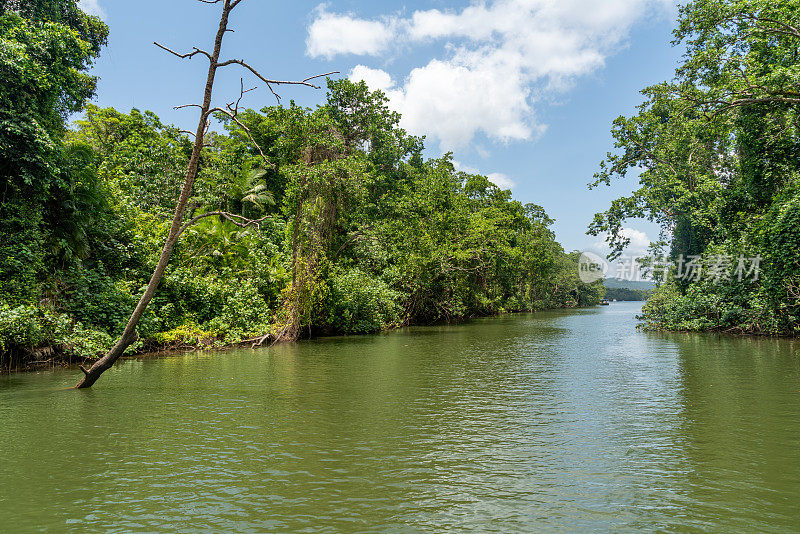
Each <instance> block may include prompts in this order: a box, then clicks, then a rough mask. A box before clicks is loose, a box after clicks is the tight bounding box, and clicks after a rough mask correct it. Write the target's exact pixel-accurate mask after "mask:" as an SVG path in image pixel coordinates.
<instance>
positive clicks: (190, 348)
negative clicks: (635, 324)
mask: <svg viewBox="0 0 800 534" xmlns="http://www.w3.org/2000/svg"><path fill="white" fill-rule="evenodd" d="M585 308H587V307H575V306H573V307H561V308H548V309H546V310H517V311H510V312H507V311H503V312H501V313H495V314H486V315H474V316H472V317H467V318H463V319H459V320H454V321H450V322H443V321H441V322H437V323H432V324H427V325H415V326H437V325H446V324H450V325H452V324H463V323H466V322H469V321H471V320H474V319H486V318H491V317H500V316H503V315H510V314H520V313H537V312H546V311H555V310H569V309H585ZM29 319H31V318H30V317H29ZM407 326H409V325H399V326H392V327H389V328H384V329H382V330H380V332H390V331H392V330H396V329H399V328H405V327H407ZM280 330H281V328H278V327H276V328H273V329H271V331H270V332H268V333H266V334H263V335H258V336H253V337H249V338H247V339H241V340H236V341H233V342H230V343H224V342H222V341H221V340H219V339H216V338H214V337H211V336H209V335H208V333H207V332H205V333H204V332H203V331H201V330H197V329H190V330H189V331H188V332H187V331H184V330H179V332H184V334H185V337H176V335H175V334H174V333H172V335H169V336H165V335H163V334H162V335H161V336H160V338H153V339H145V340H140V341H138V342H137V343H135V344H134V345H133V348H132V349H131V350H130V351H129V352H128V353H126V355H125V357H128V358H131V357H142V356H147V355H156V354H157V355H162V356H164V355H170V354H178V353H182V352H197V351H230V350H235V349H241V348H250V349H254V348H258V347H263V346H268V345H270V344H272V343H276V342H278V343H280V342H285V341H286V340H284V341H281V340H279V339H278V337H279V332H280ZM81 331H83V330H81ZM84 332H85V331H84ZM375 333H378V332H372V333H364V334H338V335H335V334H334V337H352V336H354V335H355V336H359V335H369V334H375ZM52 335H54V336H55V334H52ZM96 335H97V334H96V333H95V336H96ZM322 335H323V336H324V337H331V334H330V333H327V334H325V333H323V334H322ZM62 336H63V339H67V337H69V340H70V341H62V342H59V343H47V344H42V345H40V346H36V347H27V348H26V347H15V348H14V349H13V350H9V351H0V363H1V364H2V365H0V373H2V374H9V373H17V372H29V371H38V370H45V369H53V368H57V367H76V368H77V367H78V366H80V365H83V366H85V367H89V366H91V365H92V364H93V363H94V362H95V361H97V360H98V359H99V358H100V357H102V356H103V355H104V354H105V352H107V350H108V349H107V348H105V346H103V347H100V348H101V350H97V349H98V344H97V340H94V341H93V340H91V339H86V340H83V343H81V344H80V345H78V344H77V343H76V342H77V341H78V340H76V339H75V336H74V334H73V335H70V336H65V335H63V334H62ZM314 337H317V336H311V338H309V339H313V338H314ZM102 338H103V339H102V340H101V343H105V344H106V345H107V346H108V347H109V348H110V344H111V343H112V342H113V341H112V338H111V337H110V336H106V335H103V336H102ZM87 350H88V351H91V350H96V351H97V352H96V353H95V354H94V355H93V356H90V355H87V354H86V351H87Z"/></svg>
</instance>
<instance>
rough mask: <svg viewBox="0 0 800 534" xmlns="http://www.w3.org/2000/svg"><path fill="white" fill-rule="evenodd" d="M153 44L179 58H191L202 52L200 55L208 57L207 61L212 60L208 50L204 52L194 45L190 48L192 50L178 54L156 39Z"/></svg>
mask: <svg viewBox="0 0 800 534" xmlns="http://www.w3.org/2000/svg"><path fill="white" fill-rule="evenodd" d="M153 44H154V45H156V46H157V47H159V48H160V49H162V50H166V51H167V52H169V53H170V54H172V55H175V56H178V57H179V58H181V59H187V58H188V59H192V58H193V57H194V56H196V55H197V54H202V55H204V56H206V57H207V58H208V60H209V61H213V59H212V57H211V54H209V53H208V52H206V51H205V50H200V49H199V48H197V47H196V46H193V47H192V50H194V51H193V52H187V53H185V54H180V53H178V52H176V51H174V50H172V49H171V48H168V47H166V46H164V45H162V44H161V43H159V42H157V41H153Z"/></svg>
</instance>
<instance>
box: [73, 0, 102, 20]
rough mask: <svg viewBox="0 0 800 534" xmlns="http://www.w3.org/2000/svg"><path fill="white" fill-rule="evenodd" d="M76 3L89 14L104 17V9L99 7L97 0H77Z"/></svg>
mask: <svg viewBox="0 0 800 534" xmlns="http://www.w3.org/2000/svg"><path fill="white" fill-rule="evenodd" d="M78 5H79V6H80V8H81V9H82V10H84V11H85V12H86V13H88V14H89V15H94V16H96V17H100V18H101V19H103V18H105V16H106V13H105V11H103V8H102V7H100V3H99V0H79V1H78Z"/></svg>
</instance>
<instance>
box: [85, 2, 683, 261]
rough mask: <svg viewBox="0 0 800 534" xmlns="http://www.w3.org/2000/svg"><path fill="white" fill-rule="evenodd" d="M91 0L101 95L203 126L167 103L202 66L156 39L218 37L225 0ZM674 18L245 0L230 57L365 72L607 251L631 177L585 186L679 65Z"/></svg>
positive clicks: (448, 139)
mask: <svg viewBox="0 0 800 534" xmlns="http://www.w3.org/2000/svg"><path fill="white" fill-rule="evenodd" d="M82 5H83V7H84V9H86V10H87V11H89V12H92V13H95V14H99V15H100V16H101V17H102V18H103V19H104V20H105V21H106V22H107V23H108V24H109V26H110V27H111V36H110V41H109V46H108V47H107V48H106V49H105V50H104V52H103V54H102V57H101V59H100V60H99V61H98V63H97V64H96V66H95V74H97V75H98V76H99V77H100V85H99V90H98V96H97V98H96V103H97V104H98V105H100V106H113V107H115V108H117V109H119V110H122V111H128V110H130V108H132V107H137V108H139V109H148V110H152V111H154V112H155V113H157V114H158V115H159V116H160V117H161V118H162V120H164V121H165V122H169V123H173V124H176V125H178V126H181V127H183V128H188V129H192V130H193V129H194V125H195V124H196V116H195V112H194V111H192V110H184V111H176V110H174V109H173V106H176V105H180V104H187V103H192V102H197V101H199V99H200V98H201V92H202V83H203V81H204V72H205V67H206V66H205V65H204V63H203V60H202V58H200V57H197V58H195V59H193V60H191V61H186V60H179V59H178V58H175V57H173V56H170V55H169V54H167V53H165V52H163V51H161V50H159V49H158V48H156V47H155V46H154V45H153V41H159V42H161V43H163V44H164V45H166V46H169V47H170V48H172V49H174V50H189V49H191V47H192V46H198V47H200V48H210V46H211V43H210V41H211V39H212V38H213V34H214V31H215V29H216V25H217V23H218V18H217V16H218V11H219V7H218V6H214V5H205V4H201V3H200V2H197V1H196V0H167V1H165V0H161V1H155V0H137V1H136V2H126V1H121V0H82ZM674 18H675V8H674V5H673V4H672V3H671V0H486V1H485V2H468V1H457V0H433V1H429V2H421V1H408V2H379V1H374V0H373V1H366V0H331V1H328V2H326V3H324V4H320V2H319V1H304V0H297V1H294V2H265V1H263V0H244V1H243V2H242V3H241V4H240V6H239V7H238V8H237V9H236V10H235V12H234V14H233V16H232V19H231V27H232V28H234V29H235V30H236V31H235V33H232V34H229V35H228V37H227V40H226V42H225V46H224V49H223V56H225V57H235V58H246V59H247V61H248V62H249V63H251V64H252V65H254V66H256V67H257V68H259V69H260V70H261V71H262V72H263V73H265V74H266V75H268V76H270V77H273V78H278V79H302V78H305V77H306V76H308V75H311V74H317V73H322V72H327V71H332V70H338V71H340V72H341V73H342V74H341V75H342V76H349V77H351V78H357V79H364V80H365V81H367V82H368V83H369V84H370V85H371V86H372V87H374V88H380V89H382V90H385V91H386V92H387V94H388V96H389V97H390V100H391V103H392V106H393V107H395V108H396V109H397V110H398V111H400V112H401V113H403V115H404V123H403V125H404V126H405V127H406V128H407V129H409V130H411V131H412V132H413V133H416V134H424V135H427V137H428V141H427V146H428V154H429V155H430V156H437V155H439V154H440V153H442V152H443V151H452V152H453V153H454V158H455V160H456V161H457V162H458V164H459V166H460V167H461V168H463V169H465V170H477V171H480V172H481V173H482V174H486V175H488V176H489V177H490V178H491V179H492V180H493V181H495V182H496V183H498V184H500V185H503V186H511V189H512V191H513V193H514V196H515V198H517V199H519V200H521V201H523V202H534V203H537V204H540V205H542V206H544V207H545V209H546V210H547V212H548V213H549V214H550V215H551V217H553V218H555V219H556V221H557V222H556V224H555V231H556V234H557V237H558V239H559V241H561V242H562V243H563V244H564V246H565V248H566V249H568V250H574V249H580V250H585V249H594V250H598V251H600V249H599V247H598V245H597V242H598V239H597V238H595V237H591V236H587V235H585V232H586V227H587V225H588V223H589V221H590V220H591V218H592V216H593V214H594V213H596V212H598V211H602V210H604V209H605V208H606V207H607V205H608V203H609V202H610V200H611V199H613V198H615V197H617V196H620V195H623V194H626V193H628V192H630V191H631V190H632V189H633V188H634V186H635V180H634V179H629V180H627V181H625V182H620V183H618V184H616V185H615V186H614V187H612V188H602V189H599V190H594V191H589V190H588V189H587V187H586V184H587V183H588V182H589V181H591V179H592V174H593V173H594V172H595V170H596V168H597V165H598V163H599V162H600V161H601V160H602V159H603V157H604V155H605V153H606V152H607V151H608V150H610V149H612V148H613V144H612V143H613V142H612V140H611V137H610V135H609V129H610V126H611V122H612V121H613V119H614V118H616V117H617V116H619V115H621V114H631V113H633V111H634V107H635V106H636V105H637V104H638V103H640V102H641V95H640V94H639V91H640V90H641V89H642V88H643V87H645V86H646V85H648V84H651V83H655V82H658V81H662V80H665V79H669V78H670V77H671V76H672V72H673V70H674V67H675V65H676V63H677V61H678V59H679V56H680V52H679V50H677V49H675V48H673V47H671V46H670V45H669V41H670V39H671V33H670V32H671V31H672V27H673V20H674ZM239 75H240V73H239V72H238V71H234V70H230V71H228V72H225V73H224V75H223V76H222V77H221V78H220V79H219V81H218V83H217V86H216V88H215V95H216V96H217V98H218V101H219V102H223V101H229V100H230V98H231V97H232V96H236V95H238V85H239ZM252 85H254V84H252ZM280 93H281V96H282V97H283V98H284V101H285V102H288V100H289V99H294V100H296V101H297V102H298V103H299V104H302V105H308V106H314V105H317V104H319V103H321V102H322V101H323V99H324V92H323V91H316V90H313V89H308V88H285V89H281V90H280ZM226 99H227V100H226ZM274 103H275V100H274V98H273V97H272V96H271V95H270V94H269V93H268V91H266V90H265V89H264V90H260V91H257V92H253V93H249V94H248V96H247V100H246V101H245V105H247V106H249V107H253V108H256V109H258V108H261V107H263V106H265V105H273V104H274ZM628 226H630V236H631V237H632V241H633V246H632V249H633V250H632V252H634V253H636V252H639V251H641V249H643V248H644V247H646V245H647V241H648V239H653V238H655V237H656V235H657V232H658V229H657V228H656V227H655V226H653V225H651V224H649V223H647V222H645V221H632V222H631V223H630V224H629V225H628Z"/></svg>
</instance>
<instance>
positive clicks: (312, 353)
mask: <svg viewBox="0 0 800 534" xmlns="http://www.w3.org/2000/svg"><path fill="white" fill-rule="evenodd" d="M640 307H641V305H640V304H634V303H614V304H612V305H611V306H609V307H603V308H601V307H598V308H595V309H588V310H577V311H560V312H546V313H538V314H532V315H516V316H506V317H501V318H494V319H486V320H479V321H474V322H471V323H469V324H464V325H458V326H445V327H430V328H414V329H409V330H403V331H399V332H393V333H389V334H385V335H379V336H369V337H351V338H330V339H320V340H315V341H309V342H301V343H298V344H294V345H283V346H276V347H273V348H269V349H262V350H256V351H251V350H241V351H234V352H222V353H211V352H206V353H192V354H185V355H176V356H169V357H162V358H145V359H136V360H127V361H124V362H121V363H120V364H118V365H117V366H116V367H115V368H114V369H113V370H112V371H110V372H108V373H107V374H106V375H104V376H103V378H102V379H101V380H100V382H98V383H97V385H96V386H95V388H94V389H92V390H89V391H74V390H69V389H65V388H68V387H69V386H71V385H73V384H74V383H75V381H76V380H77V378H78V375H79V374H80V373H79V372H76V371H75V370H74V369H72V370H56V371H51V372H42V373H29V374H17V375H11V376H4V377H0V530H1V531H3V532H37V531H50V532H61V531H76V532H78V531H80V532H85V531H95V532H214V533H216V532H232V531H234V532H448V531H449V532H464V531H477V532H548V531H566V532H574V531H595V532H609V531H610V532H625V531H668V532H669V531H675V532H721V531H722V532H724V531H728V532H785V531H797V530H798V529H800V353H799V352H798V349H800V346H798V344H797V343H796V342H794V341H790V340H774V339H738V338H729V337H720V336H715V335H687V334H673V335H665V334H664V335H662V334H659V335H656V334H644V333H637V332H636V330H635V324H636V321H635V315H636V314H637V313H638V312H639V310H640Z"/></svg>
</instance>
